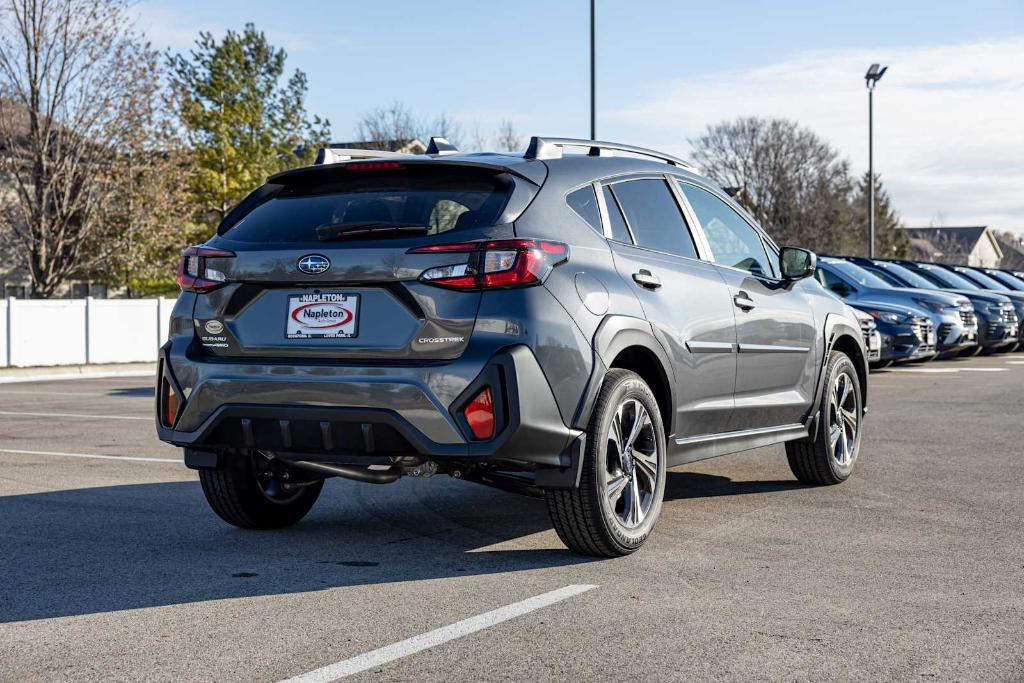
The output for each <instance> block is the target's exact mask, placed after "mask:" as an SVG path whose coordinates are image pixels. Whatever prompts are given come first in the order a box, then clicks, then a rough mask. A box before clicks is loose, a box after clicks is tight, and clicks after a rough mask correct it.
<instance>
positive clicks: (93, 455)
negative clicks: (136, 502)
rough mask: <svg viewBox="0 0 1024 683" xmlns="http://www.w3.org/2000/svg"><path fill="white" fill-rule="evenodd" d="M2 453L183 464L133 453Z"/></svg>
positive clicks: (6, 450)
mask: <svg viewBox="0 0 1024 683" xmlns="http://www.w3.org/2000/svg"><path fill="white" fill-rule="evenodd" d="M0 453H13V454H14V455H56V456H60V457H62V458H95V459H97V460H129V461H131V462H171V463H174V464H175V465H181V464H182V462H183V461H182V460H181V459H175V458H140V457H136V456H132V455H100V454H99V453H60V452H58V451H22V450H18V449H15V448H0Z"/></svg>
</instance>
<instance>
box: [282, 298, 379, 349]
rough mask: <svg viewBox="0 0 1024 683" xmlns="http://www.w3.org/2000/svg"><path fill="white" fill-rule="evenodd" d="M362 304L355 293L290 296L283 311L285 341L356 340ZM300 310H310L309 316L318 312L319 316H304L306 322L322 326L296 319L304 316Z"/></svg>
mask: <svg viewBox="0 0 1024 683" xmlns="http://www.w3.org/2000/svg"><path fill="white" fill-rule="evenodd" d="M361 304H362V301H361V297H360V295H359V294H357V293H355V292H343V291H321V290H316V291H313V292H303V293H302V294H289V295H288V300H287V306H286V308H285V320H284V337H285V339H287V340H302V339H355V338H356V337H358V336H359V319H360V317H361V314H362V311H361V310H360V308H361ZM317 307H321V308H320V309H318V308H317ZM302 311H310V312H311V313H312V314H316V313H318V312H319V313H320V314H321V315H320V316H317V317H312V318H309V317H307V320H310V321H311V322H317V321H318V319H320V320H322V321H323V322H324V324H307V323H304V322H303V321H302V320H300V319H299V318H300V317H303V316H302ZM346 314H347V316H346Z"/></svg>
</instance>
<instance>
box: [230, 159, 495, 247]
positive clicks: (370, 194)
mask: <svg viewBox="0 0 1024 683" xmlns="http://www.w3.org/2000/svg"><path fill="white" fill-rule="evenodd" d="M286 182H287V184H285V185H283V186H282V187H280V188H279V189H277V190H276V191H273V192H271V193H269V194H268V195H267V196H266V197H265V198H263V199H262V200H261V201H260V202H259V203H257V204H256V206H255V208H252V209H251V210H250V211H249V212H248V213H247V214H245V215H244V216H243V217H242V218H241V219H240V220H238V221H237V222H235V223H234V224H233V225H230V226H228V227H226V228H222V230H221V231H220V234H221V235H223V236H224V237H226V238H227V239H230V240H237V241H239V242H270V243H282V242H285V243H287V242H317V241H318V240H319V237H318V235H317V228H318V227H320V226H328V225H330V226H338V225H351V224H357V223H368V224H374V225H376V224H380V225H388V224H397V225H406V226H422V227H424V228H426V231H427V234H428V235H435V234H440V233H445V232H451V231H456V230H461V229H465V228H478V227H487V226H490V225H494V224H495V220H496V219H497V218H498V217H499V216H500V215H501V211H502V209H503V208H504V207H505V204H506V202H507V200H508V196H509V194H510V193H511V190H512V187H513V185H512V182H511V181H510V180H508V179H507V178H506V177H502V175H501V174H497V175H495V174H493V173H481V172H480V171H479V170H477V169H458V168H449V169H439V168H427V167H414V166H407V167H404V168H402V169H400V170H396V171H391V172H389V173H375V172H374V173H370V172H364V171H359V172H353V171H345V170H340V169H331V170H330V171H324V172H321V173H309V174H308V177H307V176H296V177H294V178H288V179H287V180H286Z"/></svg>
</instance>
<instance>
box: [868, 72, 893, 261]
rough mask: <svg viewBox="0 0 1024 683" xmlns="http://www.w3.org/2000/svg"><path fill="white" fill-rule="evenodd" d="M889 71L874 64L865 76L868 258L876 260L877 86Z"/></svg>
mask: <svg viewBox="0 0 1024 683" xmlns="http://www.w3.org/2000/svg"><path fill="white" fill-rule="evenodd" d="M888 70H889V67H887V66H880V65H878V64H872V65H871V66H870V67H869V68H868V72H867V73H866V74H864V85H866V86H867V89H868V258H875V86H876V85H877V84H878V81H879V80H880V79H881V78H882V76H884V75H885V72H886V71H888Z"/></svg>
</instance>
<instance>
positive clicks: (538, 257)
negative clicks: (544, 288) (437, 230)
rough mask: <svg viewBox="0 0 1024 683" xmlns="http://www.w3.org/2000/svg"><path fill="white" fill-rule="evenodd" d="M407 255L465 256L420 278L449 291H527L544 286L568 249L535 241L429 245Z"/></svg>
mask: <svg viewBox="0 0 1024 683" xmlns="http://www.w3.org/2000/svg"><path fill="white" fill-rule="evenodd" d="M409 253H410V254H456V253H468V254H469V258H468V260H467V261H466V262H465V263H458V264H453V265H448V266H438V267H435V268H429V269H427V270H425V271H423V273H421V274H420V280H421V281H423V282H427V283H429V284H432V285H437V286H439V287H448V288H451V289H490V288H501V287H529V286H531V285H537V284H540V283H541V282H543V281H544V279H545V278H546V277H547V276H548V273H550V272H551V270H552V269H553V268H555V266H558V265H561V264H562V263H565V262H566V261H568V260H569V247H568V246H567V245H565V244H563V243H562V242H551V241H548V240H534V239H512V240H491V241H486V242H459V243H454V244H432V245H430V246H425V247H415V248H413V249H410V250H409Z"/></svg>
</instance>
